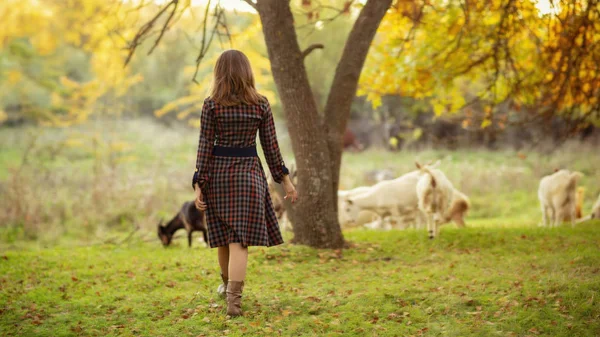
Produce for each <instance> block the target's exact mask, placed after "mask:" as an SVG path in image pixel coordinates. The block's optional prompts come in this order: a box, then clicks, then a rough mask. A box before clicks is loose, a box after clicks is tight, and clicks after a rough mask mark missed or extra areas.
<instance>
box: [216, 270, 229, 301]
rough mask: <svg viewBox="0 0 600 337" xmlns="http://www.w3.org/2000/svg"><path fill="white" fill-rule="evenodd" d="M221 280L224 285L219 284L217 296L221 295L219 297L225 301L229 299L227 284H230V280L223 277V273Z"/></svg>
mask: <svg viewBox="0 0 600 337" xmlns="http://www.w3.org/2000/svg"><path fill="white" fill-rule="evenodd" d="M221 279H222V280H223V283H222V284H219V288H217V294H219V297H221V298H223V299H224V298H226V297H227V282H229V279H228V278H227V277H226V276H223V273H221Z"/></svg>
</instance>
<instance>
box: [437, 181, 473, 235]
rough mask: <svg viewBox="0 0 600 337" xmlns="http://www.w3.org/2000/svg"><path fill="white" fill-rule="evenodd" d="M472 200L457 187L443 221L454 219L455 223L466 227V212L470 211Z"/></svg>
mask: <svg viewBox="0 0 600 337" xmlns="http://www.w3.org/2000/svg"><path fill="white" fill-rule="evenodd" d="M470 207H471V202H470V201H469V198H468V197H467V196H466V195H464V194H463V193H462V192H460V191H459V190H457V189H454V190H453V192H452V201H451V202H450V207H449V208H448V210H446V213H444V221H443V223H447V222H450V221H454V223H455V224H456V225H457V226H458V227H460V228H464V227H465V218H464V216H465V214H466V213H467V212H468V211H469V208H470Z"/></svg>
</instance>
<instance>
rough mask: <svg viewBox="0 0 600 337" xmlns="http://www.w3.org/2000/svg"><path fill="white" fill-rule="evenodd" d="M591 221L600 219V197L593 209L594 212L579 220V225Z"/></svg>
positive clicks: (599, 196)
mask: <svg viewBox="0 0 600 337" xmlns="http://www.w3.org/2000/svg"><path fill="white" fill-rule="evenodd" d="M591 219H600V195H598V200H596V203H595V204H594V206H593V207H592V212H591V213H590V214H589V215H588V216H585V217H583V218H581V219H579V220H578V221H577V223H581V222H584V221H588V220H591Z"/></svg>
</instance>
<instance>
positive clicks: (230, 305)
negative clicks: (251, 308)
mask: <svg viewBox="0 0 600 337" xmlns="http://www.w3.org/2000/svg"><path fill="white" fill-rule="evenodd" d="M243 290H244V281H229V283H227V315H229V316H231V317H235V316H241V315H242V291H243Z"/></svg>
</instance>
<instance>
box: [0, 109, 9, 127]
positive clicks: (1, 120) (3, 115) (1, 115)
mask: <svg viewBox="0 0 600 337" xmlns="http://www.w3.org/2000/svg"><path fill="white" fill-rule="evenodd" d="M7 119H8V115H6V112H4V110H0V124H2V123H4V121H5V120H7Z"/></svg>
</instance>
